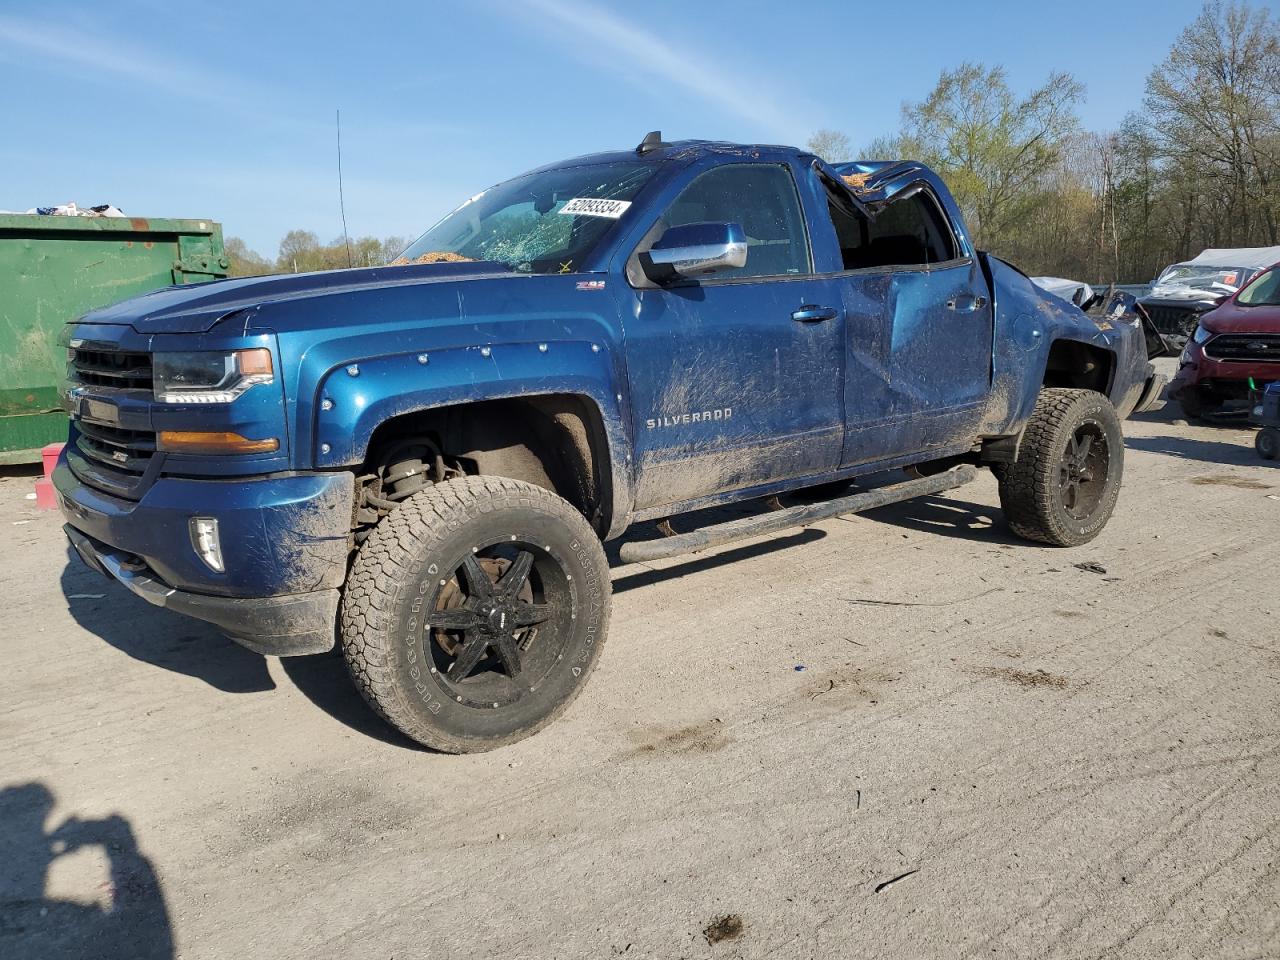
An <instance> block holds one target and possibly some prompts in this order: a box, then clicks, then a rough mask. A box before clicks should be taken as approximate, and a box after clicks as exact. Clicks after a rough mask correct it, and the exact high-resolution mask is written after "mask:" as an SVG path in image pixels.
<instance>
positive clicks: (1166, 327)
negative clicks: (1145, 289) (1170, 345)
mask: <svg viewBox="0 0 1280 960" xmlns="http://www.w3.org/2000/svg"><path fill="white" fill-rule="evenodd" d="M1143 306H1144V307H1146V310H1147V313H1148V314H1150V315H1151V322H1152V323H1154V324H1155V325H1156V329H1157V330H1159V331H1160V332H1161V333H1170V334H1173V335H1175V336H1179V337H1189V336H1191V334H1192V333H1194V332H1195V329H1196V324H1197V323H1199V321H1200V311H1199V310H1197V309H1195V308H1194V307H1168V306H1159V305H1156V304H1146V303H1144V304H1143Z"/></svg>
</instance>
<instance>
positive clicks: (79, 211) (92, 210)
mask: <svg viewBox="0 0 1280 960" xmlns="http://www.w3.org/2000/svg"><path fill="white" fill-rule="evenodd" d="M27 215H28V216H37V217H123V216H124V211H123V210H121V209H120V208H119V207H116V206H112V205H111V204H109V203H100V204H98V205H97V206H96V207H78V206H76V204H75V202H74V201H73V202H71V203H63V204H59V205H58V206H56V207H32V208H31V209H30V210H28V211H27Z"/></svg>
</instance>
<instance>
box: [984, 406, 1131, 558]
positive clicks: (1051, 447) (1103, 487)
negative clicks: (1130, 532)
mask: <svg viewBox="0 0 1280 960" xmlns="http://www.w3.org/2000/svg"><path fill="white" fill-rule="evenodd" d="M1123 470H1124V438H1123V436H1122V435H1121V432H1120V420H1119V418H1118V417H1117V416H1116V411H1115V408H1114V407H1113V406H1112V405H1111V401H1110V400H1108V399H1107V398H1106V397H1105V396H1103V395H1102V394H1100V393H1096V392H1094V391H1092V390H1068V389H1061V388H1051V389H1046V390H1042V391H1041V392H1040V396H1039V398H1038V399H1037V400H1036V406H1035V410H1034V411H1033V412H1032V414H1031V419H1030V420H1029V421H1028V423H1027V427H1026V430H1025V431H1024V432H1023V436H1022V443H1021V444H1020V446H1019V448H1018V459H1017V460H1016V461H1015V462H1013V463H1010V464H1003V465H1001V466H1000V468H999V470H998V471H997V473H996V476H997V478H998V479H999V481H1000V506H1001V507H1002V508H1003V509H1004V515H1005V519H1006V520H1007V521H1008V524H1009V528H1010V529H1011V530H1013V532H1014V533H1016V534H1017V535H1018V536H1020V537H1025V538H1027V539H1028V540H1036V541H1039V542H1040V543H1048V544H1052V545H1054V546H1059V547H1074V546H1079V545H1080V544H1083V543H1088V542H1089V541H1090V540H1092V539H1093V538H1094V537H1096V536H1097V535H1098V534H1099V533H1101V532H1102V528H1103V527H1105V526H1106V525H1107V520H1108V519H1110V517H1111V512H1112V510H1114V509H1115V505H1116V499H1117V497H1119V495H1120V477H1121V475H1122V473H1123Z"/></svg>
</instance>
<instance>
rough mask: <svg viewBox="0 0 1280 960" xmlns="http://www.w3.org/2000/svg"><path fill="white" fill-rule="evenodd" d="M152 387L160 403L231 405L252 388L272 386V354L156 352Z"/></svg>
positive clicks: (254, 351)
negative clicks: (261, 385)
mask: <svg viewBox="0 0 1280 960" xmlns="http://www.w3.org/2000/svg"><path fill="white" fill-rule="evenodd" d="M151 369H152V385H153V392H154V393H155V398H156V399H157V400H159V401H160V402H161V403H230V402H231V401H232V400H234V399H235V398H236V397H238V396H240V394H242V393H244V392H245V391H246V390H248V389H249V388H250V387H254V386H257V385H258V384H260V383H272V382H273V381H274V379H275V377H274V371H273V370H272V367H271V351H270V350H268V349H266V348H265V347H255V348H254V349H252V350H235V351H232V352H231V353H212V352H201V353H157V354H155V355H154V356H153V357H152V361H151Z"/></svg>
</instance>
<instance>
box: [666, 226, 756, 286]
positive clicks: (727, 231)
mask: <svg viewBox="0 0 1280 960" xmlns="http://www.w3.org/2000/svg"><path fill="white" fill-rule="evenodd" d="M641 262H642V263H643V265H644V268H645V273H646V274H648V275H649V278H650V279H651V280H653V281H655V282H656V283H670V282H672V281H674V280H693V279H696V278H698V277H705V276H708V275H710V274H714V273H720V272H722V271H724V270H736V269H738V268H739V267H744V266H746V263H747V234H746V232H745V231H744V230H743V229H742V227H741V226H740V225H738V224H736V223H685V224H681V225H680V226H678V227H669V228H668V229H667V231H666V232H665V233H663V234H662V236H661V237H659V238H658V241H657V243H655V244H654V245H653V246H652V247H650V248H649V250H648V252H647V253H644V254H641Z"/></svg>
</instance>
